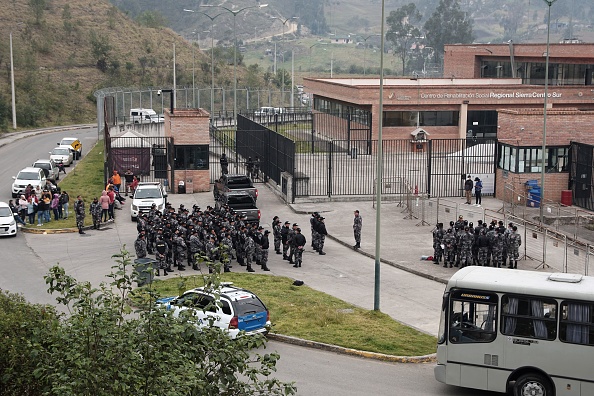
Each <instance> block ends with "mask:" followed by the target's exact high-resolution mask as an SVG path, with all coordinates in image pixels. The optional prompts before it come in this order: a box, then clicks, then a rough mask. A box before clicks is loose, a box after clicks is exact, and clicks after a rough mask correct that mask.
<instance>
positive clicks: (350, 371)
mask: <svg viewBox="0 0 594 396" xmlns="http://www.w3.org/2000/svg"><path fill="white" fill-rule="evenodd" d="M79 133H80V135H76V134H75V136H79V137H80V138H81V139H82V141H83V145H85V148H87V149H88V147H90V146H91V142H92V140H93V138H94V137H95V136H96V132H95V131H93V130H89V131H80V132H79ZM68 134H71V133H68ZM72 134H74V133H72ZM50 135H54V136H47V137H45V136H44V141H43V142H44V144H48V145H50V146H51V145H52V144H54V143H55V142H54V140H56V139H55V137H58V136H59V137H61V136H63V135H64V134H50ZM30 139H32V140H35V142H33V143H32V142H31V141H29V142H27V141H28V140H30ZM58 140H59V139H58ZM56 141H57V140H56ZM37 143H39V144H38V146H39V147H38V148H36V149H35V150H37V151H34V152H33V153H32V154H31V156H32V159H30V160H29V159H27V158H19V157H25V156H23V153H26V152H27V151H25V150H26V149H27V148H30V147H33V146H34V145H35V144H37ZM49 143H51V144H49ZM32 145H33V146H32ZM44 151H46V150H45V147H42V141H41V137H39V136H37V137H33V138H28V139H26V140H25V141H16V142H15V143H14V144H10V145H8V146H5V147H0V169H3V167H9V166H12V167H13V168H12V169H13V170H12V171H9V172H8V175H9V176H8V177H10V174H11V172H15V170H14V169H15V168H18V169H16V171H18V170H19V169H20V167H22V166H24V165H23V164H25V165H26V164H28V163H30V162H32V161H33V160H34V159H36V158H37V156H40V155H41V154H43V152H44ZM47 151H49V149H48V150H47ZM17 153H18V154H17ZM11 161H18V164H16V163H15V164H12V165H11V163H10V162H11ZM6 173H7V172H6V171H5V175H4V176H2V175H0V180H3V179H2V178H3V177H5V176H6ZM260 192H261V194H260V198H259V200H258V202H259V206H260V207H261V209H262V216H263V225H264V226H265V227H267V228H269V227H270V220H271V219H272V217H273V216H274V215H278V216H280V217H281V219H283V220H289V221H291V222H297V223H299V224H301V226H302V227H303V228H304V230H308V226H307V225H308V224H309V222H308V221H309V220H308V219H309V215H306V214H296V213H295V212H294V211H293V210H292V209H291V208H289V207H288V206H286V205H284V204H283V202H282V201H280V200H279V199H278V198H277V196H276V195H275V194H274V193H273V192H272V191H271V190H270V189H268V188H264V187H260ZM170 201H171V202H172V204H173V205H174V206H175V207H177V206H179V204H180V203H184V204H185V205H186V207H188V206H191V205H192V204H194V203H197V204H199V205H200V206H201V207H206V205H208V204H212V203H213V198H212V193H201V194H191V195H190V194H188V195H172V196H170ZM301 209H304V208H301ZM335 221H337V220H335ZM332 224H333V223H332V222H330V227H329V228H330V231H331V232H332ZM337 224H338V223H334V227H336V226H337ZM306 236H308V237H309V235H308V232H306ZM135 237H136V224H135V223H132V222H130V213H129V205H125V206H124V209H123V210H121V211H116V223H114V224H110V225H108V226H106V227H105V228H104V229H103V230H101V231H89V232H88V233H87V234H86V235H83V236H80V235H78V234H76V233H73V234H48V235H34V234H24V233H23V234H21V235H19V236H18V237H17V238H10V239H6V240H2V241H0V243H1V244H2V245H1V246H2V250H3V251H10V252H11V253H13V254H14V256H13V257H15V258H14V260H3V261H2V262H1V263H0V288H2V289H8V290H10V291H13V292H20V293H23V294H24V295H25V296H26V297H27V298H28V299H29V300H30V301H32V302H39V303H47V302H53V298H52V297H51V296H48V295H47V294H46V286H45V284H44V282H43V275H44V274H45V273H46V272H47V270H48V268H49V267H51V266H52V265H55V264H56V263H59V264H60V265H61V266H63V267H64V268H66V270H67V271H68V272H69V273H70V274H72V275H73V276H75V277H76V278H77V279H79V280H88V281H90V282H92V283H93V284H94V285H97V284H98V283H99V282H101V281H107V278H105V274H107V273H109V271H110V268H111V266H112V265H113V264H114V263H113V260H112V259H111V255H112V254H114V253H118V252H119V249H120V247H121V246H122V245H124V244H127V245H128V247H130V248H132V246H133V241H134V239H135ZM326 251H327V252H328V255H326V256H319V255H317V254H314V253H313V252H311V251H308V252H306V253H305V255H304V266H303V267H302V268H300V269H296V268H293V267H292V266H291V265H289V264H288V263H287V262H286V261H283V260H282V259H280V256H278V255H275V254H273V255H271V260H270V261H271V262H270V264H269V267H270V268H271V269H272V271H271V274H272V275H283V276H289V277H292V278H298V279H302V280H304V281H305V283H306V284H307V285H309V286H311V287H313V288H316V289H318V290H322V291H325V292H327V293H329V294H331V295H334V296H336V297H339V298H341V299H343V300H346V301H349V302H351V303H353V304H356V305H358V306H361V307H365V308H372V306H373V279H374V278H373V266H374V262H373V260H372V259H370V258H367V257H365V256H363V255H360V254H358V253H356V252H354V251H353V250H352V249H350V248H348V247H345V246H343V245H341V244H340V243H338V242H335V241H331V240H328V243H327V247H326ZM402 259H403V260H413V259H416V253H411V257H402ZM234 270H242V268H241V267H239V266H235V268H234ZM192 272H193V271H186V273H185V275H188V274H192ZM443 287H444V286H443V284H441V283H437V282H433V281H430V280H428V279H425V278H421V277H418V276H415V275H412V274H410V273H408V272H404V271H401V270H399V269H396V268H393V267H391V266H388V265H382V288H381V304H382V305H381V308H382V311H383V312H386V313H388V314H389V315H391V316H392V317H394V318H395V319H397V320H399V321H402V322H404V323H407V324H410V325H412V326H414V327H417V328H419V329H420V330H422V331H425V332H427V333H430V334H435V333H436V331H437V325H438V316H439V315H438V307H439V306H440V299H441V294H442V291H443ZM268 349H270V350H277V351H279V353H280V354H281V360H280V363H279V366H278V372H277V373H275V374H274V376H276V377H278V378H281V379H283V380H287V381H289V380H290V381H296V382H297V385H298V387H299V394H300V395H328V394H332V393H340V394H342V395H349V396H350V395H353V396H354V395H380V396H381V395H394V394H403V395H408V394H419V395H483V396H488V395H493V394H492V393H488V392H483V393H481V392H476V391H464V390H461V389H459V388H454V387H450V386H445V385H442V384H439V383H437V382H436V381H435V380H434V379H433V373H432V369H433V365H431V364H393V363H384V362H378V361H372V360H367V359H361V358H355V357H350V356H343V355H336V354H333V353H329V352H324V351H318V350H313V349H308V348H303V347H296V346H292V345H286V344H281V343H277V342H271V343H270V344H269V347H268Z"/></svg>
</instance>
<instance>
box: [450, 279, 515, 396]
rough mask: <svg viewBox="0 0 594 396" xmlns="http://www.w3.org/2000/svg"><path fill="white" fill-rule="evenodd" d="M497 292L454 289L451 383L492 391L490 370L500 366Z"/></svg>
mask: <svg viewBox="0 0 594 396" xmlns="http://www.w3.org/2000/svg"><path fill="white" fill-rule="evenodd" d="M498 300H499V299H498V296H497V294H496V293H490V292H484V291H476V290H466V289H452V290H451V291H450V304H449V315H448V326H447V327H448V330H447V331H448V333H447V344H448V347H447V370H446V378H447V383H448V384H452V385H458V386H464V387H469V388H476V389H490V387H489V383H490V382H491V381H490V378H489V376H490V375H495V373H490V371H491V370H490V369H491V368H493V367H498V366H499V357H500V356H501V355H502V352H503V351H502V349H501V348H502V347H501V343H500V342H496V339H497V307H498Z"/></svg>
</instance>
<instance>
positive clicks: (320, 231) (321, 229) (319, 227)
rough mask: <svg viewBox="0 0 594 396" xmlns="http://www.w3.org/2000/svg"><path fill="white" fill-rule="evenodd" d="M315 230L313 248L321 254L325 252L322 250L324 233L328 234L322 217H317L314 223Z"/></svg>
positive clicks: (324, 239) (324, 238)
mask: <svg viewBox="0 0 594 396" xmlns="http://www.w3.org/2000/svg"><path fill="white" fill-rule="evenodd" d="M315 231H316V234H317V239H316V242H315V243H314V250H316V251H317V252H318V253H319V254H320V255H322V256H323V255H325V254H326V253H325V252H324V242H325V241H326V235H328V231H326V223H324V217H321V216H320V217H318V221H317V223H316V225H315Z"/></svg>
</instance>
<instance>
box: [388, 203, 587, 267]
mask: <svg viewBox="0 0 594 396" xmlns="http://www.w3.org/2000/svg"><path fill="white" fill-rule="evenodd" d="M398 204H399V205H401V206H402V208H403V213H404V215H403V219H408V220H412V221H414V222H415V224H416V225H417V226H434V225H435V224H437V223H444V225H445V226H446V227H447V226H448V225H449V223H450V221H455V220H457V219H458V216H463V218H464V219H465V220H468V221H469V222H472V223H473V224H474V226H477V225H478V220H483V221H486V222H487V223H490V222H491V221H492V220H495V222H497V223H498V222H499V221H502V222H503V224H504V225H505V226H507V225H508V224H509V223H513V224H514V225H515V226H516V227H517V228H518V233H519V234H520V236H521V237H522V245H521V246H520V260H521V261H524V262H525V263H527V264H528V265H531V266H532V267H533V268H534V269H539V268H541V269H546V270H549V271H554V272H571V273H582V274H584V275H588V273H589V266H590V261H591V260H592V257H593V255H594V238H592V237H591V236H590V232H589V231H588V230H586V234H584V231H582V230H580V231H578V236H579V237H578V238H575V237H572V236H571V235H567V234H565V233H564V232H563V231H557V230H555V229H553V228H550V227H543V226H541V224H540V223H538V222H535V221H532V220H531V219H530V216H528V218H524V217H522V216H521V215H516V214H513V213H510V212H507V211H495V210H490V209H486V208H480V207H474V206H471V207H469V206H468V205H465V204H464V203H459V202H455V201H454V200H452V199H449V198H430V197H429V196H428V195H424V194H419V195H415V194H414V193H410V194H408V197H405V198H403V200H402V201H401V202H398Z"/></svg>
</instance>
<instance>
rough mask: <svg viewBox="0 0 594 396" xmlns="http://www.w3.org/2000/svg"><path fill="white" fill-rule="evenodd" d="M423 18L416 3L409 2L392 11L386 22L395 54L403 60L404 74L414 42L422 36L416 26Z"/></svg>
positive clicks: (389, 39)
mask: <svg viewBox="0 0 594 396" xmlns="http://www.w3.org/2000/svg"><path fill="white" fill-rule="evenodd" d="M421 18H422V15H421V13H420V12H419V10H417V7H416V6H415V4H414V3H409V4H408V5H405V6H403V7H400V8H398V9H397V10H395V11H392V12H390V15H389V16H388V19H387V20H386V23H387V24H388V31H387V33H386V39H387V40H388V41H390V42H391V43H392V47H393V48H394V54H397V56H398V57H399V58H400V60H401V61H402V74H403V75H405V74H406V60H407V58H408V55H409V51H410V50H411V47H412V45H413V44H414V43H416V42H417V41H418V37H420V36H421V31H420V30H419V29H418V28H417V27H416V26H414V24H415V23H418V22H419V21H420V20H421Z"/></svg>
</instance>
